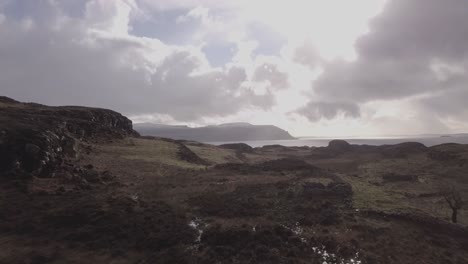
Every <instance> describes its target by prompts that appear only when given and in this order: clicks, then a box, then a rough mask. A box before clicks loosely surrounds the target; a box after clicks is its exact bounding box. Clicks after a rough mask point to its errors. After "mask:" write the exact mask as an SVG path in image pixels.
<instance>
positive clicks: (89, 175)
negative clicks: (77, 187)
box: [82, 168, 101, 183]
mask: <svg viewBox="0 0 468 264" xmlns="http://www.w3.org/2000/svg"><path fill="white" fill-rule="evenodd" d="M82 176H83V178H84V179H85V180H86V181H87V182H90V183H100V182H101V177H100V175H99V172H97V171H96V170H94V169H92V168H91V169H89V168H86V169H84V170H83V174H82Z"/></svg>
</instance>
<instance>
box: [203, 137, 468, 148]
mask: <svg viewBox="0 0 468 264" xmlns="http://www.w3.org/2000/svg"><path fill="white" fill-rule="evenodd" d="M334 139H342V140H346V141H347V142H348V143H350V144H356V145H374V146H379V145H394V144H399V143H403V142H419V143H422V144H424V145H426V146H427V147H432V146H435V145H440V144H445V143H457V144H468V134H463V135H453V136H452V135H451V136H446V135H417V136H389V137H365V138H364V137H349V138H347V137H344V138H327V137H300V138H297V139H288V140H254V141H235V142H233V141H225V142H205V143H208V144H212V145H222V144H230V143H245V144H247V145H250V146H251V147H254V148H256V147H262V146H266V145H282V146H287V147H301V146H308V147H326V146H327V145H328V143H329V142H330V141H332V140H334Z"/></svg>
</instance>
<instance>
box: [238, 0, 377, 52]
mask: <svg viewBox="0 0 468 264" xmlns="http://www.w3.org/2000/svg"><path fill="white" fill-rule="evenodd" d="M384 3H385V0H359V1H342V0H326V1H325V0H290V1H266V0H257V1H248V2H247V1H246V2H244V3H243V5H242V9H243V13H244V15H245V17H246V19H248V20H252V21H258V22H260V23H264V24H266V25H268V26H270V27H271V28H272V29H273V30H275V31H277V32H278V33H280V34H282V35H283V36H285V37H287V38H288V40H289V41H290V42H294V41H303V40H304V38H308V39H311V40H312V41H313V43H314V44H315V46H316V48H317V49H318V51H319V53H320V54H321V55H322V56H323V57H324V58H326V59H332V58H334V57H337V56H340V57H345V58H352V57H353V43H354V41H355V39H356V38H357V37H358V36H360V35H362V34H364V33H365V32H366V31H367V30H368V27H367V23H368V21H369V19H370V18H371V17H374V16H375V15H377V14H378V13H379V12H380V11H381V9H382V7H383V4H384Z"/></svg>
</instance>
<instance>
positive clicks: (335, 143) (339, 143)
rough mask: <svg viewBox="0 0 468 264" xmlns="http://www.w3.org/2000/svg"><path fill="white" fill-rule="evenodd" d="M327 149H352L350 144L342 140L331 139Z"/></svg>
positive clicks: (341, 150)
mask: <svg viewBox="0 0 468 264" xmlns="http://www.w3.org/2000/svg"><path fill="white" fill-rule="evenodd" d="M327 148H328V149H329V150H333V151H338V152H346V151H350V150H352V146H351V145H350V144H349V143H348V142H347V141H344V140H337V139H336V140H332V141H330V142H329V143H328V147H327Z"/></svg>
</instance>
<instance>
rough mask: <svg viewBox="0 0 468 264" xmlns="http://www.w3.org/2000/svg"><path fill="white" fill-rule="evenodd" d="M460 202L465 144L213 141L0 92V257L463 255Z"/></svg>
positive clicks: (419, 259) (453, 258) (165, 259)
mask: <svg viewBox="0 0 468 264" xmlns="http://www.w3.org/2000/svg"><path fill="white" fill-rule="evenodd" d="M449 187H450V188H449ZM447 190H449V191H451V194H455V193H456V194H457V195H458V196H454V195H452V196H447ZM454 197H459V198H460V199H461V201H465V204H464V205H463V206H461V208H460V209H458V219H457V220H458V221H457V223H453V222H452V219H451V214H452V210H451V208H450V206H449V205H448V202H447V200H448V199H452V198H454ZM467 200H468V146H466V145H458V144H444V145H439V146H434V147H430V148H428V147H426V146H424V145H422V144H419V143H411V142H410V143H404V144H398V145H384V146H364V145H350V144H348V143H347V142H345V141H340V140H336V141H332V142H330V144H329V146H328V147H322V148H309V147H284V146H279V145H272V146H265V147H262V148H251V147H249V146H248V145H245V144H228V145H223V146H219V147H216V146H213V145H208V144H202V143H198V142H194V141H181V140H172V139H165V138H157V137H141V136H139V134H138V133H137V132H135V131H134V130H133V127H132V123H131V121H130V120H128V119H127V118H126V117H124V116H122V115H120V114H118V113H116V112H113V111H110V110H104V109H94V108H84V107H48V106H43V105H38V104H31V103H20V102H16V101H14V100H12V99H9V98H5V97H2V98H0V234H1V235H0V263H31V264H32V263H34V264H40V263H312V264H313V263H319V264H323V263H339V264H341V263H361V264H362V263H370V264H373V263H457V264H464V263H468V228H467V225H468V213H467V210H466V208H467V206H466V201H467Z"/></svg>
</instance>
